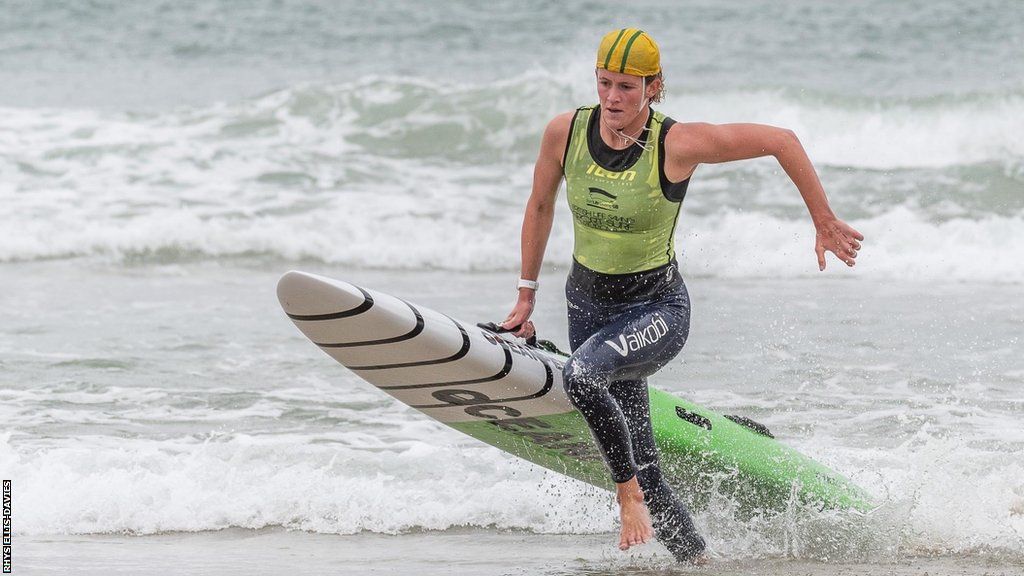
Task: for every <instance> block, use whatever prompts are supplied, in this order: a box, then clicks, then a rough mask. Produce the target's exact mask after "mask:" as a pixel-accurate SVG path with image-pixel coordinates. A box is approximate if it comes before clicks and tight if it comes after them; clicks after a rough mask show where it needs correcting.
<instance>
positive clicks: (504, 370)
mask: <svg viewBox="0 0 1024 576" xmlns="http://www.w3.org/2000/svg"><path fill="white" fill-rule="evenodd" d="M501 349H502V350H504V351H505V365H504V366H502V367H501V370H498V372H497V374H495V375H493V376H486V377H484V378H475V379H473V380H455V381H452V382H432V383H430V384H399V385H397V386H378V388H380V389H381V390H413V389H416V388H433V387H437V386H458V385H461V384H481V383H483V382H494V381H495V380H501V379H502V378H504V377H505V376H508V373H509V372H511V371H512V352H511V351H510V350H509V349H508V346H505V345H502V346H501ZM413 407H414V408H415V406H413Z"/></svg>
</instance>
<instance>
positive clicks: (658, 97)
mask: <svg viewBox="0 0 1024 576" xmlns="http://www.w3.org/2000/svg"><path fill="white" fill-rule="evenodd" d="M655 80H659V81H660V85H659V86H658V92H657V93H656V94H655V95H654V97H653V98H651V104H660V103H661V101H662V100H664V99H665V78H664V77H663V76H662V74H661V72H658V73H657V74H651V75H650V76H644V84H645V85H647V86H650V85H651V82H654V81H655Z"/></svg>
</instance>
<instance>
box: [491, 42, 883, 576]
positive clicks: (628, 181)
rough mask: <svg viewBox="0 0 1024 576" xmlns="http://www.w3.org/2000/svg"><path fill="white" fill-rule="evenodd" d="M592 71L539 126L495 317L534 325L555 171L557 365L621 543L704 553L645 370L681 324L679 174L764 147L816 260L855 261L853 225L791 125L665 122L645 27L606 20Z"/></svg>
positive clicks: (682, 189) (670, 350) (528, 330)
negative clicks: (506, 308)
mask: <svg viewBox="0 0 1024 576" xmlns="http://www.w3.org/2000/svg"><path fill="white" fill-rule="evenodd" d="M596 76H597V95H598V100H599V103H598V104H597V105H593V106H585V107H582V108H579V109H577V110H575V111H572V112H567V113H565V114H561V115H559V116H556V117H555V118H554V119H553V120H551V122H550V123H549V124H548V126H547V128H546V129H545V131H544V136H543V139H542V140H541V148H540V154H539V156H538V158H537V163H536V166H535V168H534V176H533V191H532V193H531V194H530V199H529V201H528V202H527V204H526V214H525V216H524V218H523V229H522V273H521V279H520V281H519V298H518V301H517V302H516V304H515V307H514V308H513V309H512V311H511V312H510V313H509V315H508V317H507V318H506V319H505V321H504V322H503V326H504V327H506V328H515V327H518V328H517V329H516V335H518V336H522V337H529V336H531V335H533V333H534V326H533V323H532V322H530V320H529V319H530V315H531V314H532V313H533V308H534V299H535V296H536V291H537V287H538V286H537V283H536V280H537V277H538V274H539V273H540V268H541V261H542V260H543V257H544V249H545V247H546V245H547V240H548V236H549V235H550V232H551V223H552V220H553V216H554V204H555V198H556V196H557V193H558V188H559V185H560V183H561V180H562V178H563V177H564V178H565V181H566V191H567V196H568V200H569V207H570V209H571V211H572V215H573V230H574V235H575V244H574V248H573V260H574V261H573V265H572V269H571V271H570V272H569V278H568V281H567V283H566V288H565V291H566V300H567V303H568V308H569V310H568V314H569V341H570V345H571V347H572V350H573V353H572V356H571V357H570V358H569V360H568V361H567V362H566V364H565V371H564V373H563V376H564V381H565V389H566V392H567V394H568V396H569V399H570V401H571V402H572V403H573V405H574V406H576V408H577V409H579V411H580V412H581V413H582V414H583V416H584V418H586V420H587V423H588V424H589V426H590V429H591V431H592V432H593V434H594V438H595V439H596V441H597V444H598V446H599V447H600V448H601V452H602V454H603V455H604V458H605V462H606V463H607V464H608V468H609V469H610V470H611V476H612V479H613V480H614V481H615V485H616V493H617V494H616V496H617V499H618V502H619V515H620V520H621V523H622V527H621V533H620V538H619V548H621V549H622V550H626V549H628V548H629V547H630V546H634V545H637V544H643V543H645V542H647V541H648V540H650V539H651V538H652V537H653V536H654V534H655V532H656V533H657V537H658V539H659V540H660V541H661V542H662V543H663V544H665V546H666V547H667V548H668V549H669V550H670V551H671V552H672V553H673V554H674V555H675V556H676V558H677V559H679V560H680V561H692V562H698V563H702V562H703V561H704V559H705V556H704V555H703V551H704V540H703V538H701V536H700V535H699V534H698V533H697V531H696V530H695V528H694V526H693V522H692V521H691V519H690V514H689V512H688V511H687V509H686V507H685V505H683V503H682V502H681V501H680V500H679V498H678V497H677V496H676V495H675V494H674V493H673V492H672V490H671V489H670V488H669V486H668V484H667V483H666V482H665V480H664V479H663V478H662V475H661V470H660V468H659V466H658V453H657V450H656V448H655V444H654V437H653V434H652V431H651V421H650V406H649V401H648V396H647V382H646V378H647V377H648V376H650V375H651V374H653V373H654V372H656V371H657V370H659V369H660V368H661V367H662V366H664V365H665V364H666V363H667V362H669V361H670V360H671V359H672V358H673V357H675V356H676V355H677V354H678V353H679V351H680V350H681V349H682V347H683V344H684V343H685V342H686V337H687V335H688V333H689V326H690V301H689V296H688V295H687V292H686V286H685V285H684V284H683V279H682V277H681V276H680V274H679V270H678V266H677V264H676V260H675V248H674V245H673V244H674V240H673V235H674V232H675V227H676V221H677V220H678V217H679V209H680V205H681V203H682V200H683V197H684V196H685V194H686V188H687V185H688V184H689V182H690V177H691V175H692V174H693V172H694V170H696V168H697V166H699V165H700V164H707V163H721V162H732V161H735V160H744V159H748V158H757V157H760V156H774V157H775V158H776V159H777V160H778V162H779V164H780V166H781V167H782V168H783V170H785V171H786V174H787V175H789V177H790V179H792V181H793V183H794V184H795V185H796V187H797V189H798V190H799V191H800V194H801V196H802V197H803V200H804V203H805V204H806V205H807V209H808V211H809V212H810V215H811V219H812V221H813V222H814V227H815V229H816V230H817V235H816V240H815V246H814V251H815V253H816V254H817V258H818V267H819V269H820V270H824V269H825V252H826V251H827V252H832V253H833V254H835V255H836V257H838V258H839V259H840V260H841V261H843V262H845V263H846V264H847V265H848V266H853V265H854V263H855V259H856V258H857V252H858V250H860V247H861V244H860V241H861V240H863V239H864V237H863V236H862V235H861V234H860V233H859V232H857V231H856V230H854V229H853V228H852V227H850V226H849V225H848V224H846V223H845V222H843V221H842V220H839V219H838V218H837V217H836V216H835V214H833V212H832V210H831V208H830V207H829V204H828V199H827V198H826V197H825V191H824V189H822V186H821V182H819V180H818V176H817V173H816V172H815V170H814V167H813V166H812V165H811V161H810V160H809V159H808V158H807V154H806V153H805V152H804V149H803V147H802V146H801V145H800V142H799V140H797V137H796V135H794V134H793V132H792V131H790V130H786V129H783V128H776V127H773V126H765V125H761V124H723V125H713V124H705V123H684V122H675V121H674V120H672V119H671V118H668V117H667V116H665V115H664V114H662V113H660V112H656V111H654V110H652V109H651V104H652V103H658V102H661V98H662V95H663V79H662V74H661V62H660V53H659V50H658V45H657V44H655V42H654V40H653V39H652V38H651V37H650V36H649V35H648V34H646V33H645V32H643V31H641V30H638V29H635V28H625V29H622V30H615V31H613V32H610V33H608V34H607V35H606V36H605V37H604V38H603V39H602V40H601V44H600V46H599V48H598V51H597V70H596Z"/></svg>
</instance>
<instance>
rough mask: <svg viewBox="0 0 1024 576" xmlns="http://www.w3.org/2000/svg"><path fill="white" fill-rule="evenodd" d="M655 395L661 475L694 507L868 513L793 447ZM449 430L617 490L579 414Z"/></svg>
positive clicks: (847, 487)
mask: <svg viewBox="0 0 1024 576" xmlns="http://www.w3.org/2000/svg"><path fill="white" fill-rule="evenodd" d="M650 397H651V424H652V426H653V428H654V436H655V441H656V443H657V445H658V449H659V452H660V456H661V468H662V471H663V472H664V475H665V477H666V479H667V480H668V482H669V484H670V485H672V487H673V488H674V489H675V490H676V491H677V493H679V494H680V495H681V496H683V497H684V498H685V499H686V500H687V501H688V502H689V504H690V505H691V506H692V507H694V508H697V509H701V508H703V507H704V506H705V505H706V503H707V500H708V498H710V497H711V496H712V495H713V494H715V493H719V494H722V495H724V496H726V497H729V498H732V499H733V500H735V501H736V502H737V503H738V504H739V505H740V506H741V507H742V508H744V509H746V510H748V511H751V512H754V511H757V510H782V509H785V508H786V507H787V506H788V505H789V504H790V503H791V502H792V501H793V500H794V497H795V498H796V499H798V500H799V501H800V502H802V503H807V504H811V505H814V506H818V507H821V508H832V509H850V508H852V509H858V510H862V511H866V510H868V509H870V507H871V506H870V502H869V499H868V497H867V495H866V494H865V493H864V492H863V491H862V490H861V489H860V488H858V487H857V486H855V485H854V484H852V483H851V482H850V481H849V480H847V479H846V478H844V477H843V476H841V475H839V474H837V473H836V472H833V471H832V470H830V469H828V468H826V467H825V466H823V465H821V464H819V463H817V462H815V461H814V460H811V459H810V458H808V457H806V456H804V455H802V454H800V453H799V452H797V451H796V450H793V449H792V448H789V447H787V446H786V445H784V444H782V443H780V442H778V441H776V440H774V439H772V438H769V437H767V436H764V435H761V434H759V433H757V432H755V431H753V430H751V429H749V428H747V427H745V426H742V425H740V424H737V423H735V422H733V421H732V420H729V419H728V418H726V417H724V416H720V415H718V414H715V413H714V412H711V411H709V410H706V409H704V408H701V407H700V406H697V405H696V404H693V403H691V402H686V401H684V400H681V399H679V398H676V397H674V396H672V395H670V394H667V393H665V392H661V391H659V390H655V389H654V388H650ZM684 416H685V418H684ZM451 426H452V427H453V428H455V429H457V430H459V431H461V432H463V433H465V434H468V435H470V436H472V437H474V438H477V439H478V440H482V441H484V442H486V443H488V444H491V445H492V446H495V447H497V448H499V449H501V450H504V451H506V452H509V453H511V454H514V455H516V456H518V457H520V458H523V459H525V460H529V461H530V462H533V463H534V464H537V465H539V466H543V467H544V468H547V469H549V470H554V471H555V472H558V473H561V474H565V475H567V476H571V477H573V478H576V479H578V480H582V481H583V482H587V483H589V484H592V485H594V486H598V487H600V488H605V489H609V490H610V489H612V488H613V486H612V482H611V477H610V474H609V472H608V469H607V468H606V466H605V464H604V460H603V459H602V456H601V453H600V452H599V450H598V448H597V446H596V444H595V443H594V440H593V437H592V436H591V434H590V430H589V428H588V427H587V423H586V421H584V419H583V416H582V415H581V414H580V413H579V412H577V411H575V410H574V411H571V412H566V413H563V414H554V415H549V416H538V417H531V418H515V419H507V420H488V421H483V420H481V421H473V422H458V423H453V424H451Z"/></svg>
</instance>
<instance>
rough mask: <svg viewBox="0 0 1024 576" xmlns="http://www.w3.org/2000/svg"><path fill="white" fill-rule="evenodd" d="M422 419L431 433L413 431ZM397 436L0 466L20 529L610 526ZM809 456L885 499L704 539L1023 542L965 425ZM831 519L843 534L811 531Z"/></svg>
mask: <svg viewBox="0 0 1024 576" xmlns="http://www.w3.org/2000/svg"><path fill="white" fill-rule="evenodd" d="M428 429H429V430H428ZM417 434H429V435H430V437H432V438H434V439H435V440H434V441H432V442H425V441H421V440H414V439H413V437H414V436H415V435H417ZM403 436H405V439H404V440H402V441H400V442H389V443H387V444H380V443H378V442H373V441H372V438H373V437H372V436H369V435H366V437H365V438H364V440H365V442H363V443H362V445H359V444H360V443H357V444H356V445H353V444H351V443H341V442H335V443H329V442H324V441H323V440H322V439H321V441H319V442H317V443H314V442H310V440H312V438H308V437H307V438H303V437H301V436H295V435H281V434H278V435H273V436H250V435H246V434H237V433H236V434H215V435H210V436H208V437H207V438H205V441H201V442H196V441H195V440H190V439H181V440H166V441H150V440H135V441H125V440H117V439H114V438H106V439H102V440H99V439H91V440H88V441H77V442H68V441H64V442H62V445H60V446H54V447H48V448H43V449H26V448H20V449H19V448H18V447H17V445H16V443H15V444H12V442H11V438H10V433H8V434H6V435H4V436H0V440H2V442H0V469H2V470H3V471H4V477H5V478H13V480H14V485H15V487H16V506H17V512H18V530H19V531H20V532H21V533H23V534H54V533H104V532H130V533H136V534H151V533H158V532H167V531H199V530H218V529H222V528H226V527H230V526H240V527H247V528H260V527H265V526H285V527H288V528H292V529H299V530H309V531H314V532H321V533H337V534H351V533H355V532H359V531H364V530H368V531H373V532H380V533H388V534H391V533H401V532H404V531H408V530H413V529H430V530H444V529H448V528H452V527H459V526H477V527H497V528H515V529H526V530H531V531H536V532H541V533H572V534H580V533H594V532H608V531H612V530H614V528H615V523H614V518H615V514H614V509H613V502H612V499H611V496H610V495H608V494H607V493H604V492H601V491H599V490H597V489H594V488H592V487H588V486H585V485H583V484H581V483H578V482H575V481H571V480H568V479H565V478H563V477H560V476H558V475H555V474H551V473H546V472H544V471H541V470H539V469H536V468H534V467H532V466H529V465H526V464H524V463H522V462H521V461H518V460H515V459H513V458H510V457H508V456H506V455H503V454H502V453H500V452H498V451H497V450H495V449H492V448H489V447H485V446H482V445H478V444H476V443H475V442H472V441H468V440H466V439H464V438H463V437H461V436H459V435H458V434H457V433H454V432H450V431H446V430H445V429H443V428H442V427H441V426H440V425H438V424H436V423H431V422H419V421H417V422H411V423H409V424H408V425H407V430H406V431H405V434H403ZM350 440H351V438H350ZM805 449H806V448H805ZM819 456H821V457H824V458H825V460H826V461H828V460H829V459H830V458H832V457H834V458H836V459H837V460H842V461H844V462H845V463H846V464H847V466H855V467H859V468H860V469H861V470H862V472H859V473H857V474H854V479H855V480H856V481H858V482H860V483H862V484H864V485H865V486H868V487H869V488H870V489H872V490H873V491H874V492H876V493H878V494H879V495H880V496H881V498H882V500H881V501H882V502H883V506H882V508H880V509H879V510H876V511H875V512H873V513H872V514H871V515H869V516H868V517H864V518H861V519H859V520H858V519H856V518H850V517H846V516H836V515H834V514H831V513H815V512H813V511H807V510H800V509H794V510H792V511H791V512H790V513H788V514H783V515H769V516H759V517H756V518H754V519H749V518H745V517H737V516H735V510H734V509H733V508H732V507H731V506H730V505H729V503H728V501H724V500H715V501H713V503H712V506H711V508H709V509H708V510H705V511H702V512H700V513H698V514H697V515H696V517H695V519H696V521H697V524H698V527H699V528H700V529H701V530H702V531H703V532H704V533H706V534H707V535H708V537H709V542H710V545H711V546H712V549H713V550H715V551H716V552H718V553H722V554H726V555H728V556H729V557H754V558H756V557H766V556H779V555H791V556H796V557H804V558H829V557H831V558H847V559H849V558H863V557H865V556H866V555H871V556H872V560H873V561H874V560H877V559H879V558H878V557H879V556H881V559H885V558H890V559H892V558H898V557H899V556H900V554H904V553H910V554H919V553H930V552H935V551H943V552H950V553H977V552H979V551H986V550H987V551H989V552H991V551H1002V552H1003V553H1009V554H1017V555H1020V554H1022V553H1024V543H1022V540H1021V536H1020V534H1021V533H1022V531H1024V516H1021V515H1020V512H1019V509H1020V507H1021V506H1022V505H1024V486H1022V485H1021V484H1020V482H1019V478H1020V477H1021V476H1022V475H1024V466H1022V463H1021V462H1019V461H1018V462H1014V461H1007V460H1006V459H1005V458H1004V457H1000V455H998V454H989V453H985V452H981V451H977V450H973V449H970V448H968V447H966V446H965V445H964V444H963V440H958V439H943V438H937V437H932V436H930V435H929V433H928V432H927V430H925V429H922V432H921V433H920V434H919V435H918V436H917V437H915V438H913V439H912V440H910V441H908V442H906V443H905V444H904V445H902V446H900V447H899V448H897V449H896V450H889V451H885V452H880V451H877V450H862V451H856V450H843V451H842V453H841V454H838V453H830V452H829V451H825V452H820V453H819ZM908 463H909V464H908ZM952 494H955V495H956V497H950V496H951V495H952ZM953 518H955V519H956V521H951V519H953ZM840 526H842V527H843V528H842V530H843V532H842V534H840V535H839V536H838V537H837V536H836V535H834V534H833V535H832V536H831V537H825V538H822V535H821V534H815V530H820V529H824V528H825V527H829V529H830V530H838V529H839V528H838V527H840Z"/></svg>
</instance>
